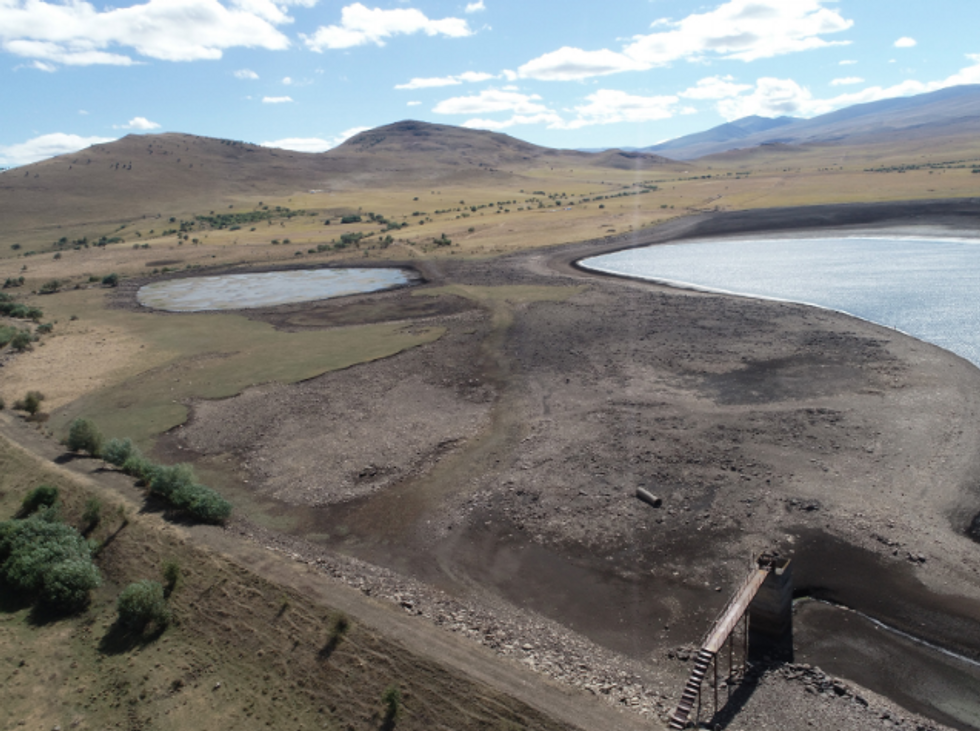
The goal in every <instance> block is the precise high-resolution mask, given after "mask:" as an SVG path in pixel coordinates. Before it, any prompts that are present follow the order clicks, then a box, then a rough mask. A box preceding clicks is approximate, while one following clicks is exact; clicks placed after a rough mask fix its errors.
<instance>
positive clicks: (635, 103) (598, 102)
mask: <svg viewBox="0 0 980 731" xmlns="http://www.w3.org/2000/svg"><path fill="white" fill-rule="evenodd" d="M586 99H588V101H589V103H588V104H583V105H581V106H577V107H575V112H576V113H577V115H578V117H577V119H574V120H572V121H571V122H568V123H567V125H566V126H567V128H569V129H578V128H579V127H586V126H590V125H593V124H613V123H616V122H634V123H636V122H653V121H656V120H659V119H669V118H670V117H673V116H674V114H675V113H676V109H675V105H676V104H677V102H678V101H679V99H678V97H676V96H637V95H634V94H627V93H626V92H625V91H618V90H613V89H600V90H599V91H597V92H595V93H594V94H589V95H588V96H587V97H586Z"/></svg>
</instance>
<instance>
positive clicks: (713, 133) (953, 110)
mask: <svg viewBox="0 0 980 731" xmlns="http://www.w3.org/2000/svg"><path fill="white" fill-rule="evenodd" d="M964 132H972V133H974V134H976V133H977V132H980V84H972V85H967V86H955V87H950V88H948V89H940V90H939V91H934V92H930V93H928V94H918V95H916V96H910V97H901V98H896V99H883V100H881V101H876V102H869V103H867V104H856V105H854V106H850V107H846V108H844V109H839V110H837V111H836V112H830V113H828V114H822V115H820V116H818V117H814V118H812V119H794V118H792V117H779V118H777V119H766V118H763V117H745V118H743V119H739V120H736V121H734V122H729V123H727V124H723V125H719V126H718V127H713V128H712V129H709V130H706V131H704V132H698V133H697V134H692V135H686V136H684V137H679V138H677V139H675V140H670V141H668V142H664V143H661V144H659V145H652V146H650V147H645V148H642V151H644V152H650V153H657V154H665V155H668V156H669V157H671V158H673V159H675V160H695V159H697V158H701V157H704V156H707V155H715V154H718V153H721V152H727V151H729V150H735V149H746V148H753V147H758V146H760V145H773V144H782V145H803V144H824V143H836V144H845V145H846V144H855V145H860V144H866V143H868V142H873V141H878V140H880V139H881V137H882V136H883V135H887V136H888V137H889V138H890V139H893V140H900V139H902V138H904V137H908V138H909V139H921V138H923V137H926V136H937V137H938V136H943V135H948V134H950V133H964Z"/></svg>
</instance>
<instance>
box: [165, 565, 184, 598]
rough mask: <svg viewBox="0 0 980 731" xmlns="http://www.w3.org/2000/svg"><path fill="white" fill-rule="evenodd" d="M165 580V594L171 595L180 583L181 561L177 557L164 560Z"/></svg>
mask: <svg viewBox="0 0 980 731" xmlns="http://www.w3.org/2000/svg"><path fill="white" fill-rule="evenodd" d="M163 580H164V581H166V582H167V585H166V587H164V592H163V593H164V594H165V595H167V596H170V595H171V594H172V593H173V591H174V589H176V588H177V584H179V583H180V563H179V562H178V561H176V560H175V559H168V560H166V561H164V562H163Z"/></svg>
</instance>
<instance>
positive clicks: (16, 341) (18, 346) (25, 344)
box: [10, 330, 34, 353]
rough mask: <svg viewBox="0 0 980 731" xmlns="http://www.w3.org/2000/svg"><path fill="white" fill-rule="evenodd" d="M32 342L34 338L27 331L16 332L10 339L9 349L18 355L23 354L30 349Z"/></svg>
mask: <svg viewBox="0 0 980 731" xmlns="http://www.w3.org/2000/svg"><path fill="white" fill-rule="evenodd" d="M33 342H34V338H33V336H32V335H31V334H30V332H28V331H27V330H18V331H17V334H16V335H14V336H13V337H12V338H11V339H10V347H11V348H13V349H14V350H16V351H17V352H18V353H23V352H24V351H25V350H30V349H31V343H33Z"/></svg>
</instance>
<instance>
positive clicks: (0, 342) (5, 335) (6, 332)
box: [0, 325, 17, 348]
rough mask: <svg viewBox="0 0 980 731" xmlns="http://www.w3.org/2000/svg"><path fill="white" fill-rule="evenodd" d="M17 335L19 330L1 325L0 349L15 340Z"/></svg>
mask: <svg viewBox="0 0 980 731" xmlns="http://www.w3.org/2000/svg"><path fill="white" fill-rule="evenodd" d="M16 334H17V328H15V327H10V326H9V325H0V348H2V347H3V346H5V345H6V344H7V343H9V342H10V341H11V340H13V339H14V336H15V335H16Z"/></svg>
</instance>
